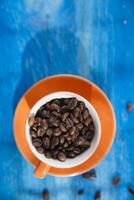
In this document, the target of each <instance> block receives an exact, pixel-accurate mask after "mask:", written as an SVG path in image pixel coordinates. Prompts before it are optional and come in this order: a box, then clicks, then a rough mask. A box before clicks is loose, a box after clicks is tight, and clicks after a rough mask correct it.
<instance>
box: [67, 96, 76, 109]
mask: <svg viewBox="0 0 134 200" xmlns="http://www.w3.org/2000/svg"><path fill="white" fill-rule="evenodd" d="M76 106H77V99H76V98H72V99H71V100H70V101H69V103H68V108H69V109H70V110H73V109H74V108H75V107H76Z"/></svg>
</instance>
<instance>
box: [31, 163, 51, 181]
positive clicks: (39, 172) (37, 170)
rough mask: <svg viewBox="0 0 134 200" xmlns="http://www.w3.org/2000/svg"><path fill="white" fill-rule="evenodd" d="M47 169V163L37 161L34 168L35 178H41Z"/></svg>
mask: <svg viewBox="0 0 134 200" xmlns="http://www.w3.org/2000/svg"><path fill="white" fill-rule="evenodd" d="M49 169H50V167H49V166H48V165H46V164H45V163H43V162H39V163H38V165H37V166H36V168H35V170H34V175H35V176H36V177H37V178H40V179H42V178H44V177H45V176H46V175H47V172H48V171H49Z"/></svg>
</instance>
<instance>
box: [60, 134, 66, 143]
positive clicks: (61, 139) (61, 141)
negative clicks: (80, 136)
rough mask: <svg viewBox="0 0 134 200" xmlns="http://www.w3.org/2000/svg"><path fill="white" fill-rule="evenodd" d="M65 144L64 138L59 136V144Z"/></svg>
mask: <svg viewBox="0 0 134 200" xmlns="http://www.w3.org/2000/svg"><path fill="white" fill-rule="evenodd" d="M64 142H65V138H64V137H63V135H61V136H60V144H64Z"/></svg>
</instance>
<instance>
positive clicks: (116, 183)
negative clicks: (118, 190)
mask: <svg viewBox="0 0 134 200" xmlns="http://www.w3.org/2000/svg"><path fill="white" fill-rule="evenodd" d="M112 183H113V185H115V186H117V185H119V184H120V177H119V176H116V177H114V178H113V179H112Z"/></svg>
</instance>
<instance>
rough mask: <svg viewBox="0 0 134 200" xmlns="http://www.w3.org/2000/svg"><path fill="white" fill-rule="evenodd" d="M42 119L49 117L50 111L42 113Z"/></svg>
mask: <svg viewBox="0 0 134 200" xmlns="http://www.w3.org/2000/svg"><path fill="white" fill-rule="evenodd" d="M41 117H42V118H46V117H48V111H47V110H42V111H41Z"/></svg>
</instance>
